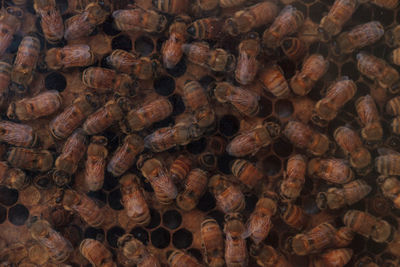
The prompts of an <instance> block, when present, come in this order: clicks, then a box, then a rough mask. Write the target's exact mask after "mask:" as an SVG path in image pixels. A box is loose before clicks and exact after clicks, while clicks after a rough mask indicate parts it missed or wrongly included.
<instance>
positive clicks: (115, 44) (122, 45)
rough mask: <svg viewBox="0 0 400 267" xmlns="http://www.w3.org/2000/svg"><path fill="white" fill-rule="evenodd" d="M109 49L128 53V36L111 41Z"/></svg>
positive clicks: (130, 42) (130, 44)
mask: <svg viewBox="0 0 400 267" xmlns="http://www.w3.org/2000/svg"><path fill="white" fill-rule="evenodd" d="M111 47H112V49H113V50H115V49H122V50H125V51H128V52H130V51H131V50H132V40H131V38H130V37H129V36H128V35H124V34H121V35H118V36H117V37H114V38H113V39H112V41H111Z"/></svg>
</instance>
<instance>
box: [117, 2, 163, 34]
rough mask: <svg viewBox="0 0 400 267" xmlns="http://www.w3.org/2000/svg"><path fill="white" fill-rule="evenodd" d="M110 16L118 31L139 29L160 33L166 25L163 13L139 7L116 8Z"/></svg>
mask: <svg viewBox="0 0 400 267" xmlns="http://www.w3.org/2000/svg"><path fill="white" fill-rule="evenodd" d="M112 17H113V18H114V26H115V28H116V29H117V30H119V31H132V30H141V31H146V32H157V33H160V32H163V31H164V30H165V28H166V26H167V18H166V17H165V16H164V15H161V14H159V13H157V12H156V11H154V10H150V9H149V10H146V9H143V8H140V7H137V8H133V9H120V10H116V11H114V12H113V13H112Z"/></svg>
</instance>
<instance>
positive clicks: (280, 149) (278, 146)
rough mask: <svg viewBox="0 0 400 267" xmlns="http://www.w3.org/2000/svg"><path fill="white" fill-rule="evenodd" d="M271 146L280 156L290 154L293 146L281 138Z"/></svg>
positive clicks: (285, 156)
mask: <svg viewBox="0 0 400 267" xmlns="http://www.w3.org/2000/svg"><path fill="white" fill-rule="evenodd" d="M272 148H273V150H274V152H275V153H276V155H278V156H279V157H282V158H287V157H289V156H290V154H292V151H293V146H292V144H291V143H290V142H288V141H286V140H285V139H283V138H279V139H278V140H276V141H275V142H274V144H273V145H272Z"/></svg>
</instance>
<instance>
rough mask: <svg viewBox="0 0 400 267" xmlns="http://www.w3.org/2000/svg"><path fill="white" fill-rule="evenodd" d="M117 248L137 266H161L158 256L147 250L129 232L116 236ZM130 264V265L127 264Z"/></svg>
mask: <svg viewBox="0 0 400 267" xmlns="http://www.w3.org/2000/svg"><path fill="white" fill-rule="evenodd" d="M117 244H118V248H119V249H120V251H121V252H122V254H123V255H124V256H125V258H127V259H128V260H129V263H131V264H133V265H134V264H136V266H137V267H161V264H160V261H159V260H158V258H157V257H156V256H155V255H153V254H152V253H150V252H149V250H148V249H147V247H146V246H145V245H144V244H143V243H142V242H141V241H139V240H137V239H136V238H135V237H134V236H133V235H131V234H124V235H123V236H121V237H120V238H118V243H117ZM129 266H131V265H129Z"/></svg>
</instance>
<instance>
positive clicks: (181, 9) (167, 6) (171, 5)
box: [152, 0, 190, 15]
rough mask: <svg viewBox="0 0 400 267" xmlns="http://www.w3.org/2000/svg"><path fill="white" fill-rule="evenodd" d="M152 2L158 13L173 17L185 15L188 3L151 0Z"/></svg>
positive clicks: (177, 0)
mask: <svg viewBox="0 0 400 267" xmlns="http://www.w3.org/2000/svg"><path fill="white" fill-rule="evenodd" d="M152 2H153V6H154V7H155V8H156V9H158V10H159V11H161V12H165V13H168V14H173V15H177V14H182V13H187V10H188V8H189V3H190V1H189V0H167V1H164V0H153V1H152Z"/></svg>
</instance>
